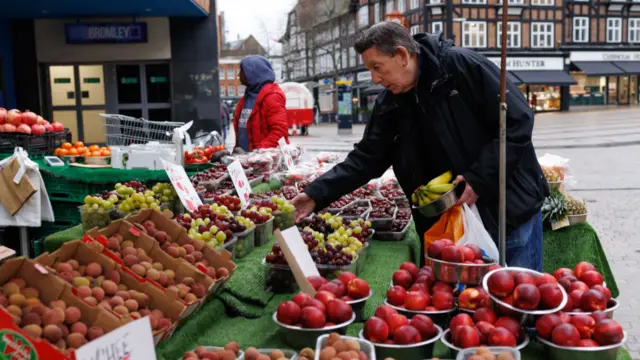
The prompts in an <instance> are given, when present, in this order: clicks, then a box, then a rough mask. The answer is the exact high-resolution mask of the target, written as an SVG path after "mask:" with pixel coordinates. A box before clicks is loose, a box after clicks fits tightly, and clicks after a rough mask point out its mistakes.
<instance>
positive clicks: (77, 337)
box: [67, 333, 85, 349]
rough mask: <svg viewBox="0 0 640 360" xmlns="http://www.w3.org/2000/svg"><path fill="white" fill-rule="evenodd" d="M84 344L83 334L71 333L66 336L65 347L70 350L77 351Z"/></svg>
mask: <svg viewBox="0 0 640 360" xmlns="http://www.w3.org/2000/svg"><path fill="white" fill-rule="evenodd" d="M84 342H85V338H84V335H83V334H80V333H71V334H69V336H67V345H68V346H69V347H70V348H72V349H77V348H79V347H80V346H82V344H83V343H84Z"/></svg>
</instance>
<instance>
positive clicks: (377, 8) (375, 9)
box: [373, 3, 380, 24]
mask: <svg viewBox="0 0 640 360" xmlns="http://www.w3.org/2000/svg"><path fill="white" fill-rule="evenodd" d="M379 22H380V3H375V5H373V23H374V24H377V23H379Z"/></svg>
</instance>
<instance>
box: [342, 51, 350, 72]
mask: <svg viewBox="0 0 640 360" xmlns="http://www.w3.org/2000/svg"><path fill="white" fill-rule="evenodd" d="M340 54H341V55H340V62H341V63H342V68H343V69H346V68H348V67H349V55H347V49H343V50H342V52H341V53H340Z"/></svg>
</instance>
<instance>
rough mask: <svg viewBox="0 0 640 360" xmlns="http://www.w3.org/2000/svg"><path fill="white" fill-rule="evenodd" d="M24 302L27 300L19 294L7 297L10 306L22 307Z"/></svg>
mask: <svg viewBox="0 0 640 360" xmlns="http://www.w3.org/2000/svg"><path fill="white" fill-rule="evenodd" d="M26 301H27V298H26V297H25V296H24V295H22V294H20V293H18V294H12V295H11V296H9V304H11V305H15V306H19V307H22V306H24V303H25V302H26Z"/></svg>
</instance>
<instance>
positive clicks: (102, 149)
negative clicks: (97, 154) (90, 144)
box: [98, 146, 107, 151]
mask: <svg viewBox="0 0 640 360" xmlns="http://www.w3.org/2000/svg"><path fill="white" fill-rule="evenodd" d="M105 150H107V148H106V147H104V146H103V147H101V148H100V149H98V151H105Z"/></svg>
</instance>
